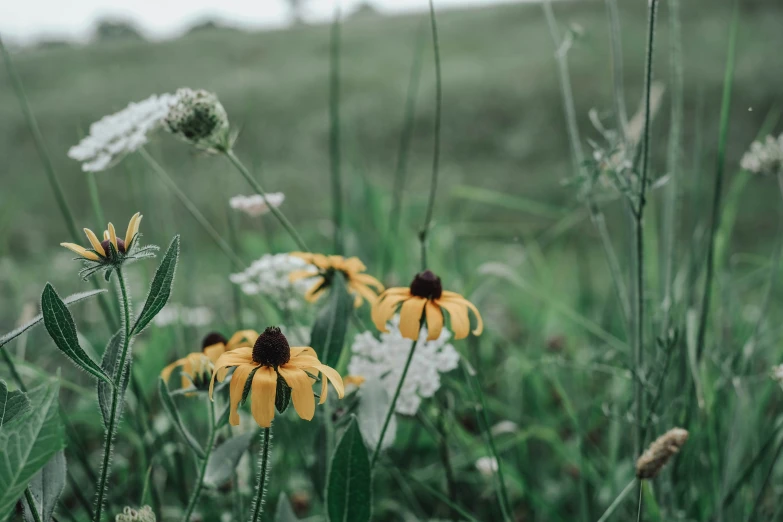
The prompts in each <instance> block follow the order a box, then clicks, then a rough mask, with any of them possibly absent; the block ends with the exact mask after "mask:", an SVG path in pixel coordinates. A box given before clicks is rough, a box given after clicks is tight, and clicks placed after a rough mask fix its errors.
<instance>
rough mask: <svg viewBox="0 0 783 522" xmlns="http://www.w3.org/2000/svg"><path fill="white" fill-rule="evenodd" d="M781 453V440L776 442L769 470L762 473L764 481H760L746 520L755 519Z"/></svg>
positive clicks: (782, 449) (782, 447) (751, 520)
mask: <svg viewBox="0 0 783 522" xmlns="http://www.w3.org/2000/svg"><path fill="white" fill-rule="evenodd" d="M781 453H783V440H781V441H780V443H779V444H778V447H777V449H776V450H775V455H774V456H773V457H772V463H771V464H770V465H769V470H767V474H766V475H764V482H762V483H761V488H759V493H758V495H756V501H755V502H754V503H753V510H752V511H751V512H750V515H748V522H753V521H754V520H756V519H757V517H756V514H757V513H758V511H759V508H760V507H761V501H762V500H764V493H766V490H767V486H768V485H769V481H770V479H771V478H772V473H773V472H774V471H775V465H776V464H777V463H778V459H779V458H780V455H781Z"/></svg>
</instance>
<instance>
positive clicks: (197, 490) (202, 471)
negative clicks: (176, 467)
mask: <svg viewBox="0 0 783 522" xmlns="http://www.w3.org/2000/svg"><path fill="white" fill-rule="evenodd" d="M207 403H208V404H207V411H208V412H209V436H208V437H207V445H206V447H204V458H203V459H202V461H201V467H200V468H199V473H198V480H197V481H196V485H195V487H194V488H193V493H192V494H191V495H190V500H189V501H188V507H187V508H186V509H185V515H184V516H183V517H182V522H189V521H190V517H191V515H192V514H193V510H194V509H196V505H197V504H198V500H199V498H200V497H201V491H202V490H203V489H204V477H205V476H206V474H207V465H208V464H209V456H210V455H211V454H212V450H213V449H214V447H215V437H216V435H217V426H216V425H215V403H214V402H212V401H207Z"/></svg>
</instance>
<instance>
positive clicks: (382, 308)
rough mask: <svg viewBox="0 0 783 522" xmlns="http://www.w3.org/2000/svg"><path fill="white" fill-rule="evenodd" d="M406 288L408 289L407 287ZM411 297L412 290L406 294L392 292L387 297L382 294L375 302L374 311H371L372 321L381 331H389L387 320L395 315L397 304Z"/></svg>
mask: <svg viewBox="0 0 783 522" xmlns="http://www.w3.org/2000/svg"><path fill="white" fill-rule="evenodd" d="M406 290H408V289H407V288H406ZM387 292H388V290H387ZM384 295H386V294H384ZM410 297H411V295H410V291H408V292H406V293H405V294H391V295H387V296H386V297H383V296H381V297H380V298H378V300H377V301H375V302H374V303H373V305H372V312H371V313H370V315H371V316H372V322H373V323H375V327H376V328H377V329H378V330H380V331H381V332H388V331H389V330H388V329H387V328H386V322H387V321H388V320H389V319H391V318H392V316H393V315H394V311H395V309H396V308H397V305H398V304H399V303H400V302H401V301H405V300H406V299H409V298H410Z"/></svg>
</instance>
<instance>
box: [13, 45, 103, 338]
mask: <svg viewBox="0 0 783 522" xmlns="http://www.w3.org/2000/svg"><path fill="white" fill-rule="evenodd" d="M0 54H2V55H3V61H4V62H5V67H6V71H7V72H8V77H9V78H10V80H11V86H12V87H13V89H14V93H15V94H16V97H17V99H18V100H19V106H20V108H21V109H22V114H23V115H24V118H25V121H26V122H27V126H28V127H29V128H30V133H31V134H32V135H33V143H34V144H35V148H36V150H37V151H38V156H39V158H40V159H41V162H42V163H43V167H44V173H45V174H46V179H47V180H48V181H49V186H50V187H51V189H52V192H53V193H54V199H55V200H56V201H57V207H58V208H59V209H60V214H62V216H63V220H64V221H65V225H66V227H67V229H68V232H69V233H70V235H71V238H72V240H73V241H74V242H75V243H77V244H78V243H80V242H81V241H82V239H83V238H82V237H81V235H80V234H79V229H78V227H77V226H76V219H75V218H74V217H73V212H72V211H71V207H70V206H69V205H68V200H66V199H65V192H64V191H63V187H62V185H61V184H60V180H59V178H58V177H57V173H56V172H55V170H54V164H53V163H52V159H51V157H50V156H49V151H48V150H47V149H46V144H45V143H44V139H43V134H41V129H40V128H39V127H38V121H37V120H36V119H35V115H34V114H33V111H32V109H31V108H30V103H29V101H28V100H27V95H26V94H25V90H24V85H23V84H22V80H21V78H19V75H18V74H17V72H16V67H14V64H13V61H12V60H11V55H10V54H9V52H8V49H6V48H5V45H4V44H3V39H2V38H0ZM90 283H91V284H92V286H93V288H95V289H99V288H100V287H101V286H100V283H98V281H97V280H96V279H90ZM98 304H99V305H100V307H101V312H102V313H103V316H104V318H105V319H106V324H107V326H108V327H109V331H110V332H112V333H114V332H115V331H116V330H117V319H116V317H115V316H114V313H112V310H111V307H110V306H109V301H108V300H107V299H106V296H105V295H103V294H101V295H99V296H98Z"/></svg>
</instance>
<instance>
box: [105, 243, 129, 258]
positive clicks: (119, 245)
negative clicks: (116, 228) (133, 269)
mask: <svg viewBox="0 0 783 522" xmlns="http://www.w3.org/2000/svg"><path fill="white" fill-rule="evenodd" d="M110 244H111V241H110V240H108V239H104V240H103V241H101V246H102V247H103V253H104V254H106V257H111V247H110V246H109V245H110ZM117 252H119V253H121V254H124V253H125V241H124V240H122V239H120V238H117Z"/></svg>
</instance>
